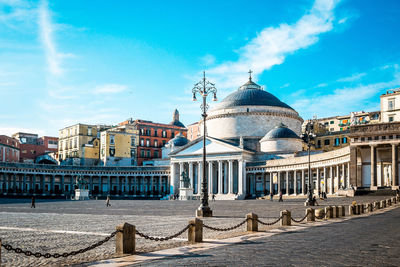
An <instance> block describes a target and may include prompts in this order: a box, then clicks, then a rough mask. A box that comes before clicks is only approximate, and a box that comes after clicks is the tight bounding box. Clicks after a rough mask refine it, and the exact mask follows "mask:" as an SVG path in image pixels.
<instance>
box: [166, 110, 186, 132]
mask: <svg viewBox="0 0 400 267" xmlns="http://www.w3.org/2000/svg"><path fill="white" fill-rule="evenodd" d="M169 124H170V125H175V126H178V127H183V128H185V125H184V124H183V123H182V122H180V121H179V111H178V110H177V109H175V110H174V114H173V115H172V121H171V122H170V123H169Z"/></svg>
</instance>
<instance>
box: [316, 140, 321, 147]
mask: <svg viewBox="0 0 400 267" xmlns="http://www.w3.org/2000/svg"><path fill="white" fill-rule="evenodd" d="M317 148H321V140H318V141H317Z"/></svg>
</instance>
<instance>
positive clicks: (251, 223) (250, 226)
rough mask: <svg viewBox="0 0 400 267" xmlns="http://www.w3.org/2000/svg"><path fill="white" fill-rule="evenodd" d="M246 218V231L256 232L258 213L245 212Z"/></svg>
mask: <svg viewBox="0 0 400 267" xmlns="http://www.w3.org/2000/svg"><path fill="white" fill-rule="evenodd" d="M246 219H247V231H251V232H257V231H258V222H257V220H258V215H257V214H254V213H249V214H246Z"/></svg>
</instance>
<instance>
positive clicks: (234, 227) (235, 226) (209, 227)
mask: <svg viewBox="0 0 400 267" xmlns="http://www.w3.org/2000/svg"><path fill="white" fill-rule="evenodd" d="M249 219H250V218H249ZM247 220H248V219H245V220H244V221H242V222H241V223H238V224H236V225H234V226H232V227H228V228H217V227H212V226H209V225H206V224H203V226H204V227H205V228H208V229H210V230H213V231H231V230H233V229H236V228H239V227H240V226H242V225H243V224H245V223H246V222H247Z"/></svg>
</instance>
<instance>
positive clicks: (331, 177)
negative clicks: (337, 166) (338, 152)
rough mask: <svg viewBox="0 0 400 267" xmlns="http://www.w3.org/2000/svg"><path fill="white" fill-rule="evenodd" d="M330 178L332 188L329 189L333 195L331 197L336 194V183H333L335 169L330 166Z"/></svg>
mask: <svg viewBox="0 0 400 267" xmlns="http://www.w3.org/2000/svg"><path fill="white" fill-rule="evenodd" d="M329 178H330V181H331V183H330V185H331V186H330V188H329V193H331V195H332V194H333V192H334V188H333V187H334V183H333V167H332V166H330V167H329Z"/></svg>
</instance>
